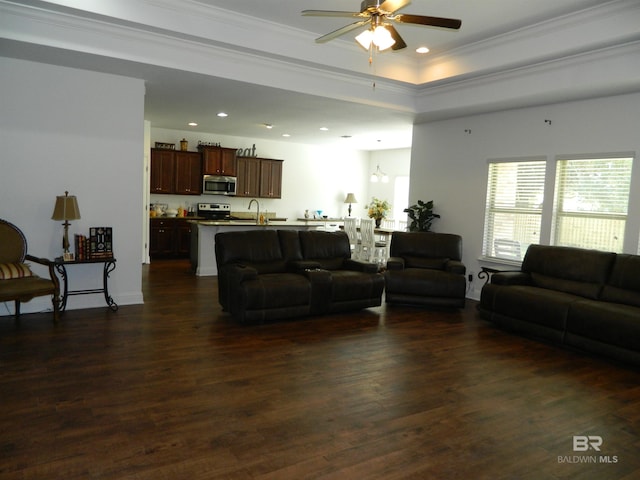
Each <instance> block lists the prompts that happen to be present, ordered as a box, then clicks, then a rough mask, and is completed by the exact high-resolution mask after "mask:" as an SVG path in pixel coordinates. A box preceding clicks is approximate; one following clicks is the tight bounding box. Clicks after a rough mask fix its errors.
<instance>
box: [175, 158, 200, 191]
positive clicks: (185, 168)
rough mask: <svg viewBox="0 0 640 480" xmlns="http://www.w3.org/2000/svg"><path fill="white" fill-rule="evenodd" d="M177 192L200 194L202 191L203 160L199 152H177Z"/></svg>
mask: <svg viewBox="0 0 640 480" xmlns="http://www.w3.org/2000/svg"><path fill="white" fill-rule="evenodd" d="M174 186H175V192H174V193H177V194H181V195H200V193H201V192H202V160H201V156H200V154H199V153H198V152H176V169H175V178H174Z"/></svg>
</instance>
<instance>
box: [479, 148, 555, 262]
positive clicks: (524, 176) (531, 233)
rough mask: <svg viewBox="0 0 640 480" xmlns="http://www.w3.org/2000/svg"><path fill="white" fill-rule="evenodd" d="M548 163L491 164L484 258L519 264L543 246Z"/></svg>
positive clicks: (534, 161)
mask: <svg viewBox="0 0 640 480" xmlns="http://www.w3.org/2000/svg"><path fill="white" fill-rule="evenodd" d="M545 169H546V161H545V160H544V159H540V160H528V161H490V162H489V176H488V181H487V199H486V207H485V223H484V236H483V247H482V254H483V255H484V256H485V257H491V258H497V259H502V260H511V261H516V262H519V261H521V260H522V257H523V255H524V253H525V252H526V250H527V248H528V247H529V245H530V244H532V243H539V242H540V222H541V218H542V204H543V199H544V179H545Z"/></svg>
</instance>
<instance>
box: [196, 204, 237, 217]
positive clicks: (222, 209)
mask: <svg viewBox="0 0 640 480" xmlns="http://www.w3.org/2000/svg"><path fill="white" fill-rule="evenodd" d="M198 216H199V217H203V218H206V219H207V220H230V218H231V205H229V204H228V203H199V204H198Z"/></svg>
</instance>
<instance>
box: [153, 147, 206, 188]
mask: <svg viewBox="0 0 640 480" xmlns="http://www.w3.org/2000/svg"><path fill="white" fill-rule="evenodd" d="M150 177H151V179H150V188H149V190H150V192H151V193H174V194H178V195H200V193H201V192H202V156H201V155H200V153H198V152H182V151H180V152H177V151H174V150H163V149H157V148H152V149H151V175H150Z"/></svg>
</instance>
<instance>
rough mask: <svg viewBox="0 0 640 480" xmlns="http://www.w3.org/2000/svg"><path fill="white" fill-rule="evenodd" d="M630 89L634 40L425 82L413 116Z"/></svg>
mask: <svg viewBox="0 0 640 480" xmlns="http://www.w3.org/2000/svg"><path fill="white" fill-rule="evenodd" d="M611 72H615V74H614V75H612V74H611ZM634 92H640V40H638V41H633V42H629V43H627V44H624V45H612V46H608V47H605V48H601V49H599V50H596V51H591V52H587V53H581V54H576V55H573V56H571V57H565V58H561V59H554V60H549V61H545V62H540V63H538V64H535V65H527V66H521V67H517V68H513V69H511V70H508V71H503V70H500V71H495V72H490V73H486V74H482V75H467V76H464V77H460V78H458V79H457V80H456V81H443V82H436V83H434V84H430V85H425V86H423V87H422V88H420V89H419V90H418V92H417V93H416V109H417V111H418V112H419V113H418V117H417V119H418V122H428V121H433V120H442V119H446V118H454V117H457V116H462V115H470V114H478V113H487V112H490V111H497V110H505V109H511V108H521V107H528V106H532V105H540V104H545V103H546V104H549V103H557V102H561V101H571V100H579V99H582V98H587V97H594V96H610V95H619V94H625V93H634ZM471 99H473V100H471Z"/></svg>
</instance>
